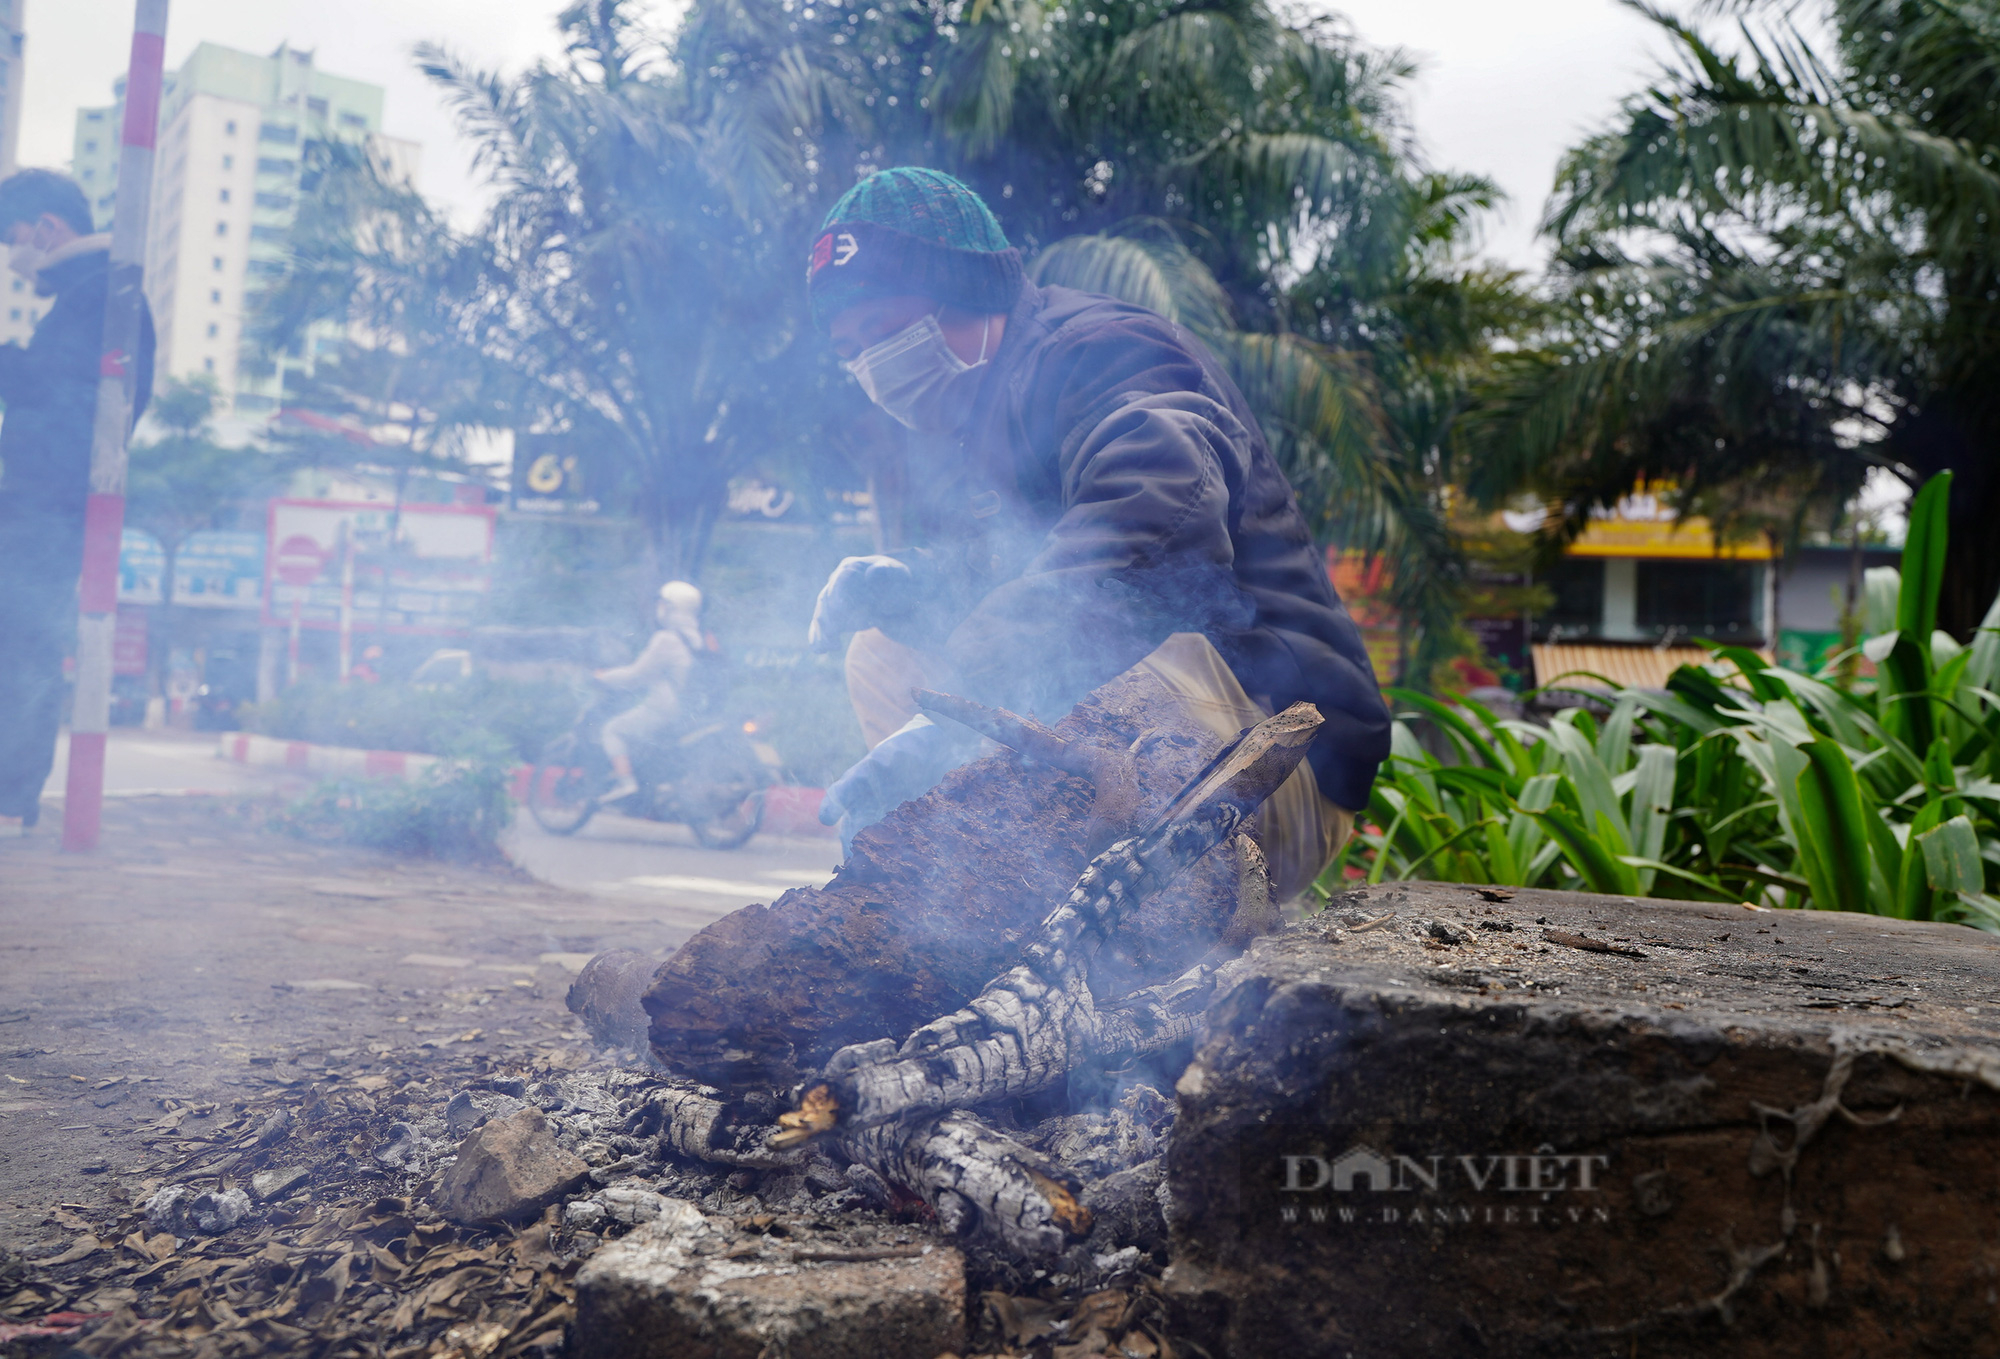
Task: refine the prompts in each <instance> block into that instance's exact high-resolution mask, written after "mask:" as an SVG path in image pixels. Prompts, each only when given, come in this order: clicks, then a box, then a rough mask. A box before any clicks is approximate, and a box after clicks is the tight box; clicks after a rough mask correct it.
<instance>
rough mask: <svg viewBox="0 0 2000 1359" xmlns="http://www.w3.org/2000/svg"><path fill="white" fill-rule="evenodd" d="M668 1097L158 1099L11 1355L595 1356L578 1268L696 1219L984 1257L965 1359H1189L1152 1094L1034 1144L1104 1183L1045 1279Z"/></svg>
mask: <svg viewBox="0 0 2000 1359" xmlns="http://www.w3.org/2000/svg"><path fill="white" fill-rule="evenodd" d="M521 1055H522V1056H523V1057H526V1056H527V1054H521ZM454 1066H457V1067H459V1068H460V1069H458V1070H453V1069H452V1068H453V1067H454ZM399 1076H400V1077H407V1078H408V1079H398V1077H399ZM669 1088H670V1087H669V1086H668V1085H667V1083H665V1082H663V1081H662V1080H661V1079H659V1078H658V1077H656V1076H653V1075H650V1074H646V1073H642V1072H637V1071H634V1070H632V1069H630V1068H629V1067H628V1066H626V1065H624V1064H623V1063H622V1062H621V1061H620V1060H619V1055H618V1054H611V1053H605V1054H599V1055H595V1056H592V1055H590V1054H588V1053H586V1052H582V1051H578V1050H576V1049H569V1050H567V1052H566V1053H563V1052H558V1053H557V1054H556V1056H555V1057H554V1058H553V1059H552V1058H551V1056H550V1055H549V1054H548V1053H547V1052H543V1053H542V1054H541V1055H539V1056H536V1057H534V1058H532V1059H530V1060H523V1061H521V1062H519V1063H518V1064H510V1063H509V1062H508V1061H507V1060H506V1059H505V1058H502V1059H500V1060H494V1059H492V1058H477V1059H475V1058H470V1057H468V1058H464V1059H456V1060H454V1059H448V1058H446V1057H444V1056H443V1055H442V1054H440V1055H439V1056H437V1057H433V1058H431V1059H429V1060H427V1061H426V1062H425V1063H424V1064H423V1065H422V1066H420V1067H419V1066H414V1065H413V1066H412V1067H410V1068H408V1069H407V1070H405V1071H402V1072H398V1073H393V1074H389V1075H387V1076H386V1077H385V1076H384V1075H383V1074H380V1073H378V1074H375V1075H371V1076H368V1077H363V1078H360V1079H341V1078H339V1077H337V1076H333V1075H331V1074H329V1079H328V1080H327V1081H324V1082H321V1083H317V1084H314V1085H312V1086H310V1087H308V1088H306V1089H304V1090H302V1091H300V1090H273V1091H265V1092H260V1093H259V1094H257V1095H255V1096H252V1097H251V1098H248V1099H245V1100H242V1101H239V1102H236V1103H233V1104H227V1105H220V1104H204V1103H192V1102H187V1101H181V1100H174V1099H165V1100H162V1101H160V1103H161V1105H162V1106H163V1109H162V1114H161V1116H160V1117H159V1118H158V1119H157V1120H155V1121H154V1122H153V1123H152V1124H150V1125H149V1127H148V1132H149V1134H150V1141H151V1145H152V1146H153V1148H154V1151H155V1154H156V1155H159V1154H164V1156H165V1159H164V1160H162V1161H161V1162H160V1163H159V1164H157V1165H155V1166H151V1167H144V1168H141V1169H143V1170H145V1171H146V1172H147V1173H146V1174H144V1175H143V1176H141V1177H139V1178H136V1179H135V1180H134V1181H133V1182H132V1183H130V1184H129V1186H128V1187H127V1188H126V1190H125V1192H124V1194H123V1199H124V1202H123V1204H122V1205H121V1207H120V1209H119V1210H118V1212H117V1215H116V1216H115V1217H113V1218H112V1220H102V1215H100V1217H99V1218H98V1219H96V1220H93V1219H91V1218H87V1217H85V1216H84V1215H83V1213H82V1212H81V1211H79V1210H78V1209H75V1208H58V1209H56V1210H54V1213H53V1214H52V1217H51V1222H52V1223H53V1224H54V1225H56V1226H58V1227H60V1228H61V1229H63V1230H64V1232H65V1233H66V1237H65V1240H66V1242H67V1244H66V1245H63V1247H62V1248H61V1249H59V1250H56V1251H55V1252H53V1253H52V1254H46V1255H43V1256H41V1257H39V1258H36V1259H31V1260H30V1259H21V1258H19V1257H16V1258H13V1259H8V1260H0V1353H9V1354H21V1355H44V1354H48V1355H53V1354H58V1353H60V1354H64V1355H79V1356H107V1357H108V1356H111V1355H118V1356H128V1357H130V1359H167V1357H168V1356H175V1357H177V1359H178V1357H179V1356H200V1357H201V1359H211V1357H213V1359H235V1357H236V1356H252V1355H271V1354H290V1353H301V1354H303V1353H311V1354H313V1355H316V1356H326V1357H327V1359H347V1357H349V1356H352V1357H353V1359H362V1357H364V1356H365V1357H367V1359H414V1357H415V1356H419V1355H422V1356H439V1357H440V1359H489V1357H491V1359H511V1357H512V1356H528V1355H547V1356H553V1355H558V1354H584V1353H592V1354H593V1356H595V1353H596V1352H597V1351H596V1350H595V1349H592V1348H580V1347H579V1341H578V1337H577V1334H576V1331H577V1311H578V1273H579V1270H580V1269H583V1268H584V1267H585V1266H586V1264H587V1262H589V1261H591V1259H592V1258H593V1256H596V1255H598V1254H599V1253H600V1252H601V1251H604V1250H605V1249H606V1248H607V1247H608V1246H609V1245H610V1244H611V1243H615V1242H618V1241H620V1240H621V1239H622V1238H625V1237H627V1236H629V1235H631V1234H633V1233H635V1232H641V1231H646V1230H652V1231H655V1232H657V1231H658V1230H659V1229H660V1228H661V1226H662V1222H663V1220H673V1221H678V1220H680V1219H681V1218H686V1217H687V1215H688V1214H694V1215H698V1219H699V1221H700V1222H702V1223H703V1224H706V1228H707V1230H708V1231H709V1233H710V1235H711V1236H712V1237H713V1238H714V1240H716V1241H720V1242H733V1243H734V1244H730V1245H725V1246H722V1247H719V1249H723V1250H733V1251H735V1252H737V1256H740V1255H742V1254H744V1253H745V1252H752V1253H754V1251H755V1250H759V1249H764V1248H765V1247H766V1246H769V1245H771V1244H773V1243H777V1242H779V1241H780V1240H781V1239H783V1240H785V1241H786V1242H788V1249H790V1250H791V1251H792V1254H793V1255H794V1256H798V1255H799V1251H800V1249H801V1248H800V1247H799V1245H798V1243H799V1242H801V1241H836V1242H843V1243H846V1244H845V1245H842V1246H840V1248H839V1251H846V1252H848V1253H847V1254H844V1255H843V1254H840V1253H839V1251H835V1252H834V1254H832V1255H827V1254H826V1250H827V1249H828V1248H825V1247H821V1248H820V1250H821V1254H820V1255H817V1256H816V1255H814V1254H812V1253H811V1252H810V1251H808V1252H806V1254H805V1255H804V1256H803V1257H801V1258H803V1259H805V1260H807V1261H809V1262H812V1261H817V1260H820V1259H822V1258H824V1259H840V1260H851V1259H864V1260H875V1259H878V1258H880V1259H892V1258H900V1257H901V1256H904V1255H909V1254H912V1253H926V1252H929V1251H930V1250H931V1249H932V1248H938V1249H943V1250H947V1251H949V1253H950V1258H951V1259H952V1260H954V1261H956V1260H958V1259H960V1258H962V1259H963V1262H964V1264H963V1282H962V1285H956V1286H958V1287H960V1289H961V1292H960V1293H959V1298H960V1302H959V1304H957V1305H959V1306H961V1307H962V1309H963V1312H962V1320H961V1322H960V1323H959V1325H960V1330H959V1331H958V1332H956V1334H958V1335H962V1336H963V1343H964V1344H965V1345H967V1346H968V1347H969V1348H968V1351H967V1352H973V1351H979V1352H985V1353H992V1354H1023V1355H1025V1354H1030V1353H1032V1354H1037V1355H1047V1354H1049V1353H1051V1352H1053V1347H1056V1346H1061V1349H1060V1353H1061V1355H1062V1359H1084V1356H1086V1355H1091V1354H1097V1353H1106V1354H1117V1353H1121V1352H1122V1353H1127V1354H1131V1353H1146V1354H1172V1353H1173V1352H1174V1350H1173V1346H1172V1344H1171V1342H1170V1341H1169V1339H1168V1337H1167V1336H1166V1335H1165V1333H1164V1332H1163V1331H1162V1330H1161V1329H1160V1326H1161V1322H1160V1318H1161V1317H1162V1316H1163V1315H1164V1313H1163V1312H1161V1311H1160V1309H1159V1308H1158V1307H1157V1306H1156V1305H1155V1303H1156V1300H1155V1302H1147V1301H1145V1299H1149V1298H1153V1296H1154V1295H1153V1283H1154V1281H1156V1280H1157V1277H1158V1274H1159V1271H1160V1270H1161V1268H1162V1267H1163V1266H1164V1264H1165V1261H1166V1231H1165V1225H1164V1216H1163V1212H1162V1206H1161V1202H1162V1196H1161V1193H1160V1183H1161V1174H1160V1152H1161V1150H1162V1149H1163V1145H1164V1141H1165V1137H1166V1133H1167V1131H1168V1129H1169V1127H1170V1124H1171V1119H1172V1104H1171V1102H1170V1101H1169V1100H1167V1099H1165V1098H1163V1097H1162V1096H1161V1095H1160V1094H1158V1093H1157V1092H1156V1091H1154V1090H1152V1089H1151V1088H1149V1087H1145V1086H1135V1087H1133V1088H1132V1089H1131V1090H1130V1091H1129V1092H1127V1093H1126V1095H1125V1097H1124V1099H1123V1100H1122V1101H1121V1102H1120V1103H1119V1104H1118V1105H1116V1106H1114V1107H1112V1108H1110V1109H1108V1110H1107V1111H1105V1112H1102V1113H1097V1114H1082V1115H1067V1116H1064V1117H1058V1118H1051V1119H1047V1120H1044V1121H1042V1122H1040V1123H1039V1124H1034V1125H1031V1126H1027V1127H1019V1128H1016V1129H1014V1131H1015V1133H1016V1135H1018V1136H1020V1137H1021V1138H1022V1139H1023V1140H1024V1141H1026V1142H1028V1143H1029V1144H1031V1145H1033V1146H1034V1147H1035V1148H1036V1149H1037V1150H1039V1151H1042V1152H1044V1153H1045V1154H1047V1155H1049V1156H1051V1157H1053V1158H1055V1159H1056V1160H1058V1161H1061V1162H1062V1163H1064V1164H1065V1165H1068V1166H1071V1167H1073V1168H1074V1169H1075V1170H1077V1171H1078V1172H1079V1173H1080V1174H1081V1175H1083V1176H1084V1177H1085V1178H1086V1179H1089V1180H1090V1181H1091V1182H1092V1184H1093V1190H1092V1193H1091V1195H1090V1196H1089V1199H1088V1200H1087V1201H1088V1202H1089V1203H1090V1204H1091V1206H1092V1208H1093V1210H1094V1213H1095V1216H1096V1223H1097V1225H1096V1228H1095V1230H1094V1231H1093V1234H1092V1235H1091V1237H1090V1238H1089V1239H1088V1240H1087V1241H1085V1242H1082V1243H1081V1244H1079V1245H1077V1246H1075V1247H1074V1248H1073V1249H1071V1250H1070V1251H1069V1252H1068V1253H1067V1254H1065V1255H1064V1256H1062V1257H1060V1258H1058V1259H1054V1260H1045V1261H1021V1260H1015V1259H1008V1258H1005V1257H1003V1256H1000V1255H998V1254H996V1253H994V1252H992V1251H990V1250H988V1249H985V1248H983V1247H982V1246H981V1245H980V1243H979V1242H977V1241H948V1240H946V1239H945V1238H944V1237H943V1235H942V1234H941V1233H940V1231H939V1229H938V1226H937V1223H936V1222H935V1220H934V1219H933V1218H932V1215H931V1214H930V1211H929V1209H928V1208H926V1207H925V1206H924V1205H923V1204H922V1202H921V1201H919V1200H917V1199H915V1198H913V1197H910V1196H908V1195H905V1194H902V1193H900V1192H899V1191H898V1190H897V1189H896V1188H895V1187H893V1186H891V1185H889V1184H888V1183H886V1182H884V1181H883V1180H882V1179H881V1178H880V1177H879V1176H878V1175H876V1174H875V1173H874V1172H873V1171H871V1170H869V1169H868V1168H867V1167H865V1166H861V1165H858V1164H855V1165H849V1164H845V1163H843V1162H841V1161H839V1160H837V1159H836V1158H835V1156H834V1155H833V1154H831V1153H830V1152H828V1151H826V1150H823V1149H818V1148H815V1149H814V1150H812V1151H811V1152H809V1153H808V1154H807V1155H806V1156H805V1157H804V1158H803V1159H802V1160H799V1161H797V1162H796V1163H794V1164H789V1165H783V1166H777V1167H771V1168H763V1169H747V1168H734V1169H732V1168H731V1167H728V1166H718V1165H712V1164H707V1163H703V1162H697V1161H690V1160H687V1159H685V1158H681V1157H678V1156H676V1155H674V1154H672V1153H671V1152H669V1151H667V1150H665V1149H664V1147H663V1144H662V1139H661V1137H660V1127H659V1106H660V1097H661V1095H662V1093H663V1092H665V1091H667V1090H668V1089H669ZM135 1173H136V1172H135ZM688 1220H689V1221H693V1220H695V1219H694V1218H688ZM857 1232H858V1233H861V1237H856V1233H857ZM863 1238H865V1240H866V1241H867V1242H871V1243H874V1244H871V1245H867V1246H865V1247H857V1246H855V1245H854V1244H853V1241H854V1240H857V1239H863ZM856 1250H860V1251H861V1254H860V1255H854V1254H853V1252H854V1251H856ZM765 1253H766V1254H768V1251H766V1252H765ZM737 1256H731V1257H730V1258H732V1259H734V1258H737ZM1114 1294H1115V1295H1116V1297H1117V1298H1118V1299H1120V1300H1121V1301H1119V1302H1118V1303H1117V1304H1116V1306H1114V1305H1113V1303H1112V1302H1111V1301H1109V1300H1108V1299H1110V1298H1111V1297H1112V1295H1114ZM967 1298H969V1299H971V1301H970V1302H969V1303H967V1302H965V1301H964V1300H965V1299H967ZM1114 1312H1115V1315H1113V1313H1114ZM1127 1337H1130V1339H1129V1340H1128V1339H1126V1338H1127ZM1086 1340H1089V1341H1090V1344H1089V1345H1085V1344H1084V1342H1085V1341H1086ZM1100 1341H1101V1344H1100V1343H1099V1342H1100ZM586 1344H587V1341H586ZM1121 1344H1122V1345H1124V1348H1123V1349H1122V1350H1121V1349H1119V1348H1117V1346H1118V1345H1121ZM1148 1346H1150V1347H1151V1348H1147V1347H1148ZM1135 1347H1136V1348H1135ZM935 1353H936V1350H935V1349H933V1350H931V1351H930V1352H929V1353H926V1354H922V1355H918V1356H916V1359H932V1356H933V1355H934V1354H935ZM885 1359H888V1356H886V1355H885Z"/></svg>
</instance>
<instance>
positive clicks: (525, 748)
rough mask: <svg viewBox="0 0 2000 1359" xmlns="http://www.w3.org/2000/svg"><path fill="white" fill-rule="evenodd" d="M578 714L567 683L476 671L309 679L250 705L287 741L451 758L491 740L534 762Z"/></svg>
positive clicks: (252, 719) (254, 724)
mask: <svg viewBox="0 0 2000 1359" xmlns="http://www.w3.org/2000/svg"><path fill="white" fill-rule="evenodd" d="M575 716H576V696H575V694H574V693H573V692H572V691H571V690H570V689H569V688H568V687H567V686H566V685H561V684H552V683H540V684H535V683H524V682H519V681H512V680H496V679H492V678H490V677H488V676H485V675H475V676H473V677H472V678H470V679H467V680H463V681H461V682H459V683H457V684H452V685H415V684H405V683H399V682H394V681H385V682H383V683H381V684H332V683H328V682H324V681H308V682H306V683H302V684H296V685H293V686H292V687H291V688H290V689H287V690H285V692H284V693H282V694H280V695H279V696H278V697H277V698H275V699H273V700H272V701H271V702H270V703H267V704H264V705H262V706H260V707H258V708H255V709H252V710H251V712H250V714H249V719H248V723H247V725H248V726H249V727H250V729H251V730H252V731H257V732H261V733H263V734H264V735H266V736H278V737H283V738H284V739H286V740H288V741H313V742H317V743H318V744H321V745H330V746H359V747H361V748H363V749H367V750H406V751H413V752H415V753H417V754H421V755H449V754H453V753H455V752H457V751H459V750H461V749H462V748H464V747H465V746H466V745H467V743H468V742H470V743H473V744H475V745H476V744H477V743H479V742H482V741H485V740H487V739H488V738H492V739H497V740H499V741H500V742H502V743H504V744H505V745H506V746H507V748H509V749H510V750H511V751H512V752H513V754H514V756H515V758H517V759H521V760H532V759H534V758H535V753H536V752H537V751H539V750H540V749H541V748H542V746H543V745H545V744H546V743H547V742H548V740H549V738H550V737H552V736H554V735H555V734H556V733H558V732H560V731H561V730H563V728H564V727H566V726H568V725H569V723H570V721H571V719H573V718H574V717H575Z"/></svg>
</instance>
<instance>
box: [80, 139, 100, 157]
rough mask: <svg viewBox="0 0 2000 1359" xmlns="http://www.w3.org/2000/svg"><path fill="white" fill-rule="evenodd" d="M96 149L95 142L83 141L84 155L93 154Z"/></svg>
mask: <svg viewBox="0 0 2000 1359" xmlns="http://www.w3.org/2000/svg"><path fill="white" fill-rule="evenodd" d="M96 150H97V143H96V142H85V143H84V144H83V154H84V155H86V156H88V155H92V154H94V153H95V152H96Z"/></svg>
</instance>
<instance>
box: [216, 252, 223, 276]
mask: <svg viewBox="0 0 2000 1359" xmlns="http://www.w3.org/2000/svg"><path fill="white" fill-rule="evenodd" d="M215 272H216V273H218V274H219V273H221V272H222V256H220V255H217V256H216V257H215Z"/></svg>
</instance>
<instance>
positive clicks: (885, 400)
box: [841, 316, 993, 434]
mask: <svg viewBox="0 0 2000 1359" xmlns="http://www.w3.org/2000/svg"><path fill="white" fill-rule="evenodd" d="M992 329H993V323H992V321H991V320H990V319H989V320H988V321H987V324H986V329H985V330H983V331H981V332H980V336H979V358H978V361H977V362H974V363H967V362H966V361H965V360H964V359H961V358H960V357H959V356H958V355H957V354H954V353H953V352H952V349H951V346H950V345H949V344H947V343H946V342H945V338H944V328H943V327H942V326H940V325H938V319H937V317H935V316H923V317H919V318H918V319H917V320H916V321H913V322H912V323H911V324H909V325H907V326H905V327H903V329H901V330H899V331H897V332H896V333H895V334H894V335H891V336H890V337H889V338H888V339H886V340H884V341H882V342H881V343H880V344H876V345H870V346H869V347H868V348H866V349H864V350H862V351H861V352H860V353H859V354H857V355H855V356H854V357H853V358H852V359H849V360H848V361H847V362H846V363H843V364H842V365H841V367H843V368H845V369H846V370H847V371H848V372H850V373H852V374H853V375H854V380H855V381H856V382H858V383H860V384H861V390H862V391H864V392H866V393H868V399H869V400H870V401H873V402H874V403H875V404H876V405H878V406H880V407H881V408H882V409H883V410H885V411H887V412H888V413H889V414H891V415H893V416H895V417H896V419H898V420H900V421H902V422H903V423H904V424H905V425H908V426H909V427H910V428H911V429H914V430H918V431H921V432H924V433H930V434H944V433H948V432H949V431H951V430H954V429H957V428H958V427H959V426H960V425H962V424H964V423H965V420H966V417H967V416H968V415H970V413H971V410H972V388H974V387H976V386H977V385H978V381H979V379H978V378H976V377H975V378H971V379H969V380H968V378H967V374H969V373H972V372H973V371H974V370H975V369H978V368H981V367H984V366H985V363H986V340H987V336H988V335H990V334H991V333H992Z"/></svg>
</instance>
